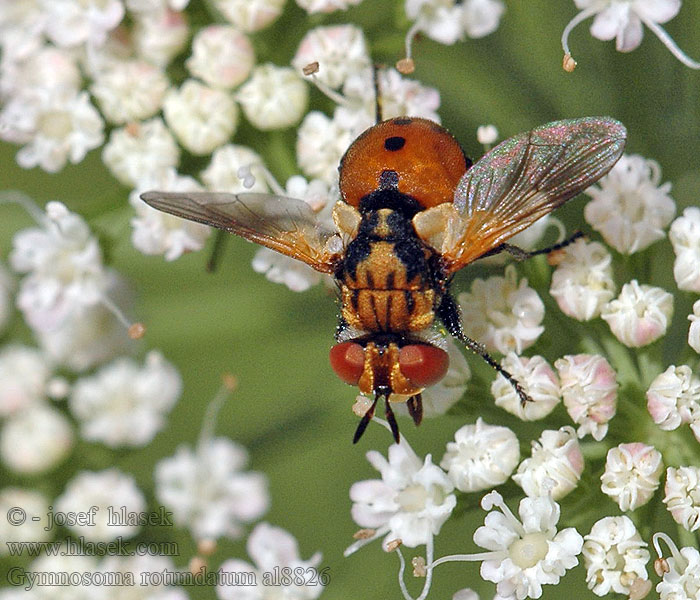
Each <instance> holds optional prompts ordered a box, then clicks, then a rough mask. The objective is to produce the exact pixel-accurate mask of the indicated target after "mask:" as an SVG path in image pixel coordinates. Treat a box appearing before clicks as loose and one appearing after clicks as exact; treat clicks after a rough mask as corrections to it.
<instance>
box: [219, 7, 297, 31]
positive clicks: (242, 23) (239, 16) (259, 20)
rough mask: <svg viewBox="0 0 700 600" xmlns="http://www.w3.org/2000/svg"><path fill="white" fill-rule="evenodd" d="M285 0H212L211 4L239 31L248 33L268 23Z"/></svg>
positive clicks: (278, 11)
mask: <svg viewBox="0 0 700 600" xmlns="http://www.w3.org/2000/svg"><path fill="white" fill-rule="evenodd" d="M286 1H287V0H213V2H212V3H213V5H214V6H215V7H216V9H217V10H218V11H219V12H221V14H222V15H224V17H226V19H227V20H228V21H230V22H231V23H233V24H234V25H235V26H236V27H238V29H240V30H241V31H245V32H246V33H250V32H252V31H259V30H260V29H264V28H265V27H267V26H268V25H270V24H271V23H272V22H273V21H274V20H275V19H277V17H279V16H280V14H281V13H282V9H283V8H284V4H285V2H286Z"/></svg>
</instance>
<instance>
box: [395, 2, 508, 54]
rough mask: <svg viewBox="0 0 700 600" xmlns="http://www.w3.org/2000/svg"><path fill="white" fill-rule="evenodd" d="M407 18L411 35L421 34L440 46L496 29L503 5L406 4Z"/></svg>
mask: <svg viewBox="0 0 700 600" xmlns="http://www.w3.org/2000/svg"><path fill="white" fill-rule="evenodd" d="M405 8H406V16H407V17H408V18H409V19H410V20H411V21H414V25H413V27H412V28H411V34H412V35H414V34H415V33H416V32H418V31H420V32H421V33H424V34H425V35H426V36H427V37H429V38H430V39H432V40H435V41H436V42H439V43H441V44H454V43H455V42H456V41H458V40H461V39H464V37H465V36H467V37H470V38H481V37H484V36H487V35H488V34H490V33H493V32H494V31H496V29H497V28H498V25H499V23H500V20H501V16H502V15H503V12H504V11H505V4H504V3H503V2H502V1H501V0H466V2H456V1H455V0H406V3H405Z"/></svg>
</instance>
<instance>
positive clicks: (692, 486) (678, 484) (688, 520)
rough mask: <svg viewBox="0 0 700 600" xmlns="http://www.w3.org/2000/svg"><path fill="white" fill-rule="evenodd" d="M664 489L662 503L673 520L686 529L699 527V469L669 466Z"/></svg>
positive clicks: (695, 529)
mask: <svg viewBox="0 0 700 600" xmlns="http://www.w3.org/2000/svg"><path fill="white" fill-rule="evenodd" d="M664 489H665V492H666V497H665V498H664V504H666V508H668V511H669V512H670V513H671V516H672V517H673V520H674V521H675V522H676V523H678V524H679V525H681V526H682V527H684V528H685V529H687V530H688V531H697V530H698V529H700V469H699V468H698V467H678V468H677V469H676V468H674V467H669V468H668V469H666V486H665V488H664Z"/></svg>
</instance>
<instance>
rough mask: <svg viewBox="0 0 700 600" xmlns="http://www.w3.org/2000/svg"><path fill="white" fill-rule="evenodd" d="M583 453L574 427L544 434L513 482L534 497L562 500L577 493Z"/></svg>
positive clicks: (566, 427)
mask: <svg viewBox="0 0 700 600" xmlns="http://www.w3.org/2000/svg"><path fill="white" fill-rule="evenodd" d="M583 466H584V461H583V454H582V453H581V447H580V446H579V443H578V439H577V437H576V432H575V431H574V428H573V427H568V426H565V427H562V428H561V429H559V430H558V431H552V430H546V431H543V432H542V435H541V436H540V439H539V440H538V441H536V442H535V441H533V442H532V456H531V457H530V458H526V459H525V460H524V461H523V462H521V463H520V466H519V467H518V472H517V473H516V474H515V475H513V481H515V483H517V484H518V485H519V486H520V487H521V488H523V491H524V492H525V493H526V494H527V495H528V496H531V497H537V496H546V495H548V494H551V495H552V500H559V499H560V498H563V497H564V496H566V495H567V494H568V493H569V492H571V491H572V490H574V489H575V488H576V486H577V485H578V482H579V479H581V473H583Z"/></svg>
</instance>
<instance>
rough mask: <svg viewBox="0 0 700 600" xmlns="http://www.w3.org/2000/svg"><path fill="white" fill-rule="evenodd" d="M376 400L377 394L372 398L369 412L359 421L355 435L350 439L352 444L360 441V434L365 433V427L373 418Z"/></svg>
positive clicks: (377, 398)
mask: <svg viewBox="0 0 700 600" xmlns="http://www.w3.org/2000/svg"><path fill="white" fill-rule="evenodd" d="M377 400H379V394H376V395H375V396H374V402H372V406H370V407H369V410H368V411H367V412H366V413H365V414H364V415H363V416H362V418H361V419H360V422H359V423H358V425H357V429H356V430H355V435H354V436H353V438H352V443H353V444H357V442H358V441H360V438H361V437H362V434H363V433H364V432H365V429H367V425H369V422H370V421H371V420H372V417H373V416H374V409H375V408H377ZM394 423H396V421H394Z"/></svg>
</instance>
